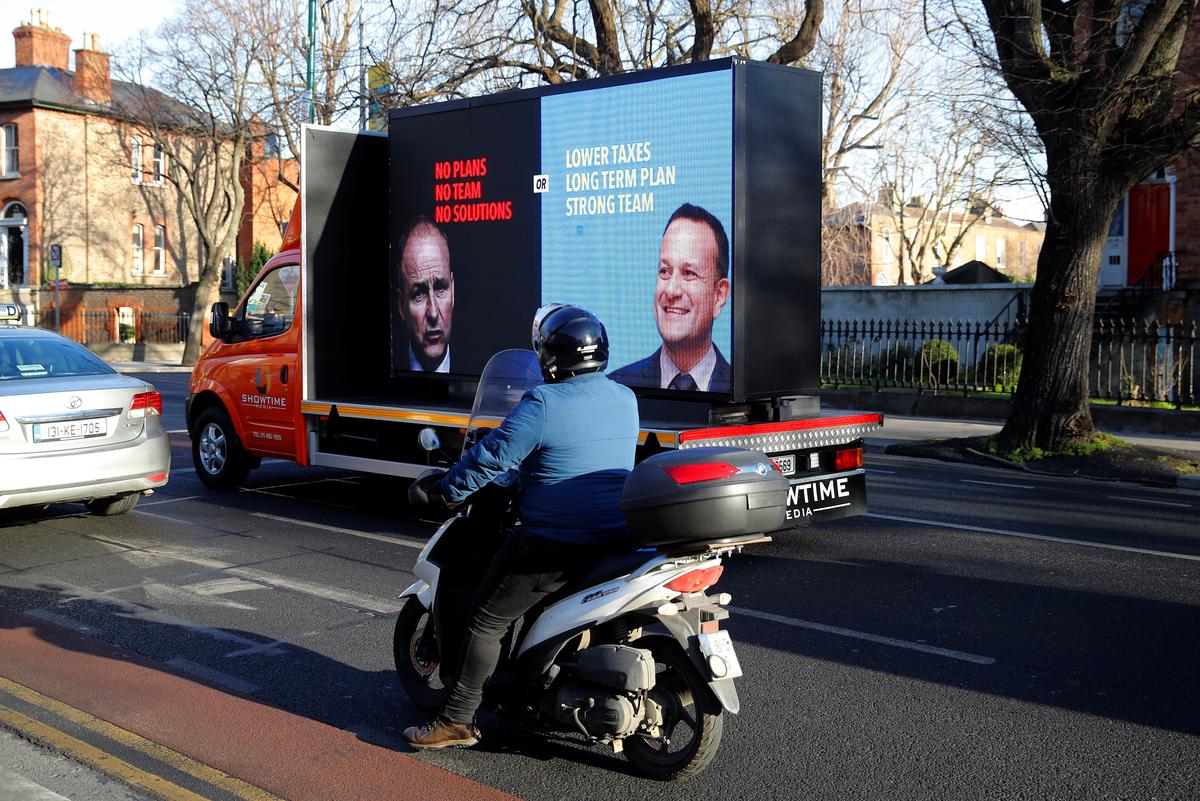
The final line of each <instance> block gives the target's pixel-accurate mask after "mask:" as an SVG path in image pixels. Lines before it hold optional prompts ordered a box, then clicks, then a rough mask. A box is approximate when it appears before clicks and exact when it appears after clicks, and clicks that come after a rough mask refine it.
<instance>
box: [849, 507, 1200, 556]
mask: <svg viewBox="0 0 1200 801" xmlns="http://www.w3.org/2000/svg"><path fill="white" fill-rule="evenodd" d="M863 517H873V518H876V519H877V520H893V521H895V522H898V523H917V524H918V525H922V526H936V527H938V528H955V529H959V530H961V531H977V532H979V533H980V534H999V535H1000V536H1002V537H1019V538H1021V539H1026V540H1042V541H1044V542H1060V543H1062V544H1064V545H1082V546H1084V547H1086V548H1101V549H1103V550H1106V551H1125V552H1127V553H1140V554H1146V555H1148V556H1165V557H1167V558H1168V559H1187V560H1188V561H1191V562H1200V556H1196V555H1193V554H1186V553H1171V552H1169V551H1153V550H1150V549H1149V548H1132V547H1130V546H1128V545H1113V544H1111V543H1107V542H1090V541H1088V540H1073V539H1069V538H1067V537H1050V536H1047V535H1045V534H1027V533H1025V532H1023V531H1006V530H1005V529H1002V528H986V527H984V526H968V525H966V524H964V523H948V522H946V521H945V520H922V519H920V518H917V517H901V516H899V515H881V514H878V513H876V512H866V513H864V514H863Z"/></svg>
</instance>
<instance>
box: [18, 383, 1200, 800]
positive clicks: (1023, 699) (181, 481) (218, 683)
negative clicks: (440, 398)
mask: <svg viewBox="0 0 1200 801" xmlns="http://www.w3.org/2000/svg"><path fill="white" fill-rule="evenodd" d="M176 376H178V377H176ZM147 378H148V380H151V381H152V382H154V383H156V384H157V385H158V386H159V388H160V389H161V390H162V391H163V392H164V395H165V397H166V408H165V419H166V421H167V424H168V427H169V428H175V429H181V428H182V427H183V426H182V407H181V398H182V392H183V391H185V388H186V374H161V373H160V374H154V375H153V376H147ZM178 440H179V442H178V447H176V448H175V462H174V467H173V472H172V477H171V482H170V484H169V485H168V486H167V487H166V488H164V489H163V490H162V491H160V492H159V493H158V494H156V495H154V496H152V497H150V498H147V499H145V500H143V502H142V503H141V504H140V505H139V506H138V507H137V509H136V510H134V511H133V512H132V513H130V514H128V515H125V516H123V517H119V518H107V519H100V518H93V517H90V516H88V515H87V514H86V513H85V512H83V510H82V507H79V506H71V505H66V504H64V505H59V506H55V507H52V508H51V509H50V510H48V511H47V512H42V513H38V514H32V513H20V512H16V511H14V512H9V513H4V514H2V515H0V609H9V610H16V611H20V612H22V613H24V614H26V615H31V616H33V617H34V618H36V619H38V620H40V621H43V622H48V623H52V624H54V625H60V626H63V627H66V628H67V629H68V630H70V631H73V632H75V633H76V634H83V635H86V637H88V638H93V639H94V640H97V641H99V642H101V643H106V644H111V645H116V646H119V647H121V648H123V649H126V650H127V651H129V652H132V653H135V654H138V655H141V656H142V657H146V658H148V659H149V660H153V662H152V664H166V665H170V666H171V668H172V670H174V671H176V672H181V673H182V674H184V675H189V676H193V677H194V678H195V681H196V682H199V683H202V684H206V685H208V686H210V687H214V688H216V689H219V690H222V691H226V692H230V693H233V694H237V695H239V696H241V697H245V698H251V699H254V700H256V701H259V702H261V703H263V704H265V705H267V706H268V707H270V708H273V709H278V710H284V711H287V712H289V713H291V714H293V715H296V716H300V717H301V718H303V719H305V720H311V721H317V722H320V723H324V724H329V725H330V726H332V727H336V728H337V729H339V730H344V731H348V732H353V733H354V734H355V735H356V736H357V737H358V738H361V739H362V740H364V741H366V742H370V743H374V744H377V745H381V746H384V747H386V748H391V749H395V752H396V753H398V754H399V753H407V751H406V749H405V748H404V746H403V744H402V743H401V742H400V740H399V732H400V731H401V730H402V729H403V727H404V726H405V725H408V724H409V723H410V722H412V721H414V720H416V719H417V718H418V717H419V716H418V715H417V713H416V712H415V711H414V710H413V709H412V708H411V707H410V706H409V704H408V703H407V700H406V699H405V697H404V695H403V693H402V692H401V691H400V690H399V688H398V686H397V683H396V681H395V678H394V675H393V673H392V665H391V634H392V626H393V623H394V619H395V610H396V609H397V608H398V606H399V602H398V601H397V598H396V596H397V595H398V593H399V592H400V591H401V590H402V589H403V588H404V587H405V586H407V584H408V583H410V582H411V580H412V576H411V573H410V571H411V568H412V566H413V563H414V561H415V558H416V556H417V552H418V550H417V549H418V548H419V547H420V545H421V543H422V542H423V541H424V540H425V539H426V538H427V537H428V536H429V535H430V534H431V533H432V530H433V525H432V524H431V523H429V522H425V521H423V520H421V519H419V518H418V517H416V516H414V515H413V514H411V513H410V512H409V510H407V509H405V508H404V506H403V502H402V500H401V499H402V498H403V488H404V486H405V485H404V483H403V482H401V481H391V480H384V479H380V478H377V477H371V476H356V475H353V474H349V473H341V472H336V471H328V470H316V469H302V468H299V467H297V466H295V465H292V464H288V463H284V462H267V463H266V464H264V466H263V467H262V468H261V469H260V470H258V471H255V472H254V473H253V474H252V475H251V478H250V480H249V482H248V486H247V487H246V488H245V489H244V490H243V491H239V492H235V493H213V492H209V491H207V490H206V489H205V488H204V487H203V486H202V485H201V484H200V482H199V481H198V479H197V478H196V476H195V474H194V472H192V471H191V468H190V457H189V454H188V452H187V449H186V443H185V442H184V440H183V439H182V438H178ZM868 468H869V470H868V486H869V492H870V508H871V513H870V514H869V515H868V516H866V517H860V518H856V519H853V520H849V521H845V522H842V523H839V524H835V525H828V526H825V527H822V528H820V529H804V530H798V531H795V532H792V533H790V534H785V535H782V536H779V537H778V538H777V539H776V541H775V542H774V543H771V544H769V545H765V546H758V547H755V548H754V549H752V550H750V551H748V552H747V553H744V554H742V555H740V556H736V557H734V558H731V559H730V560H729V561H728V562H727V567H726V572H725V575H724V577H723V578H722V581H721V584H720V585H719V587H720V589H721V590H723V591H725V592H729V593H731V594H732V596H733V607H734V613H733V617H732V619H731V620H730V621H729V622H728V625H727V626H726V628H727V629H728V630H729V631H730V632H731V633H732V635H733V638H734V641H735V643H736V645H737V649H738V655H739V657H740V660H741V662H742V665H743V668H744V670H745V676H744V677H743V678H742V679H741V680H740V681H739V683H738V690H739V693H740V695H741V700H742V712H741V714H740V715H738V716H736V717H732V716H731V717H728V718H727V721H726V728H725V738H724V740H723V742H722V746H721V751H720V753H719V754H718V756H717V759H716V761H715V763H714V764H713V766H712V767H710V768H709V770H708V771H706V772H705V773H704V774H702V776H700V777H699V778H697V779H695V780H693V781H689V782H684V783H679V784H674V785H664V784H661V783H656V782H651V781H647V780H644V779H641V778H638V777H636V776H634V775H633V774H632V773H631V772H630V771H629V769H628V766H627V763H626V762H625V761H624V760H623V759H622V758H621V757H619V756H613V755H612V754H611V753H609V752H606V751H605V750H604V749H601V748H591V747H588V746H586V745H585V744H584V743H582V742H581V741H580V740H578V739H577V738H572V737H565V738H557V737H545V736H542V735H537V734H532V733H529V732H524V731H521V730H518V729H516V728H514V727H512V726H510V725H507V724H505V723H503V722H501V721H496V720H495V719H490V718H485V720H484V726H485V739H484V741H483V743H481V745H480V746H479V747H477V748H475V749H471V750H466V751H454V752H451V753H445V752H443V753H435V754H421V755H418V756H417V758H418V759H420V760H422V761H424V762H426V763H429V764H431V765H434V766H438V767H441V768H444V769H446V770H448V771H451V772H453V773H455V774H458V775H461V776H464V777H467V778H469V779H471V780H473V781H475V782H479V783H482V784H484V785H488V786H490V787H494V788H497V789H500V790H503V791H506V792H509V793H512V794H514V795H517V796H519V797H522V798H526V799H531V801H542V800H543V799H544V800H545V801H550V800H551V799H560V798H581V799H595V798H601V797H613V798H621V799H651V798H653V799H674V798H678V799H689V800H694V799H714V800H715V799H722V800H724V799H734V798H736V799H778V798H822V799H823V798H830V799H835V798H836V799H854V798H864V799H866V798H870V799H877V798H880V797H887V798H889V799H902V798H913V799H927V798H986V799H1000V798H1003V799H1017V798H1030V799H1045V798H1055V799H1063V798H1079V799H1096V798H1131V799H1133V798H1136V799H1148V798H1155V799H1194V798H1196V797H1198V796H1200V681H1198V680H1197V679H1198V678H1200V677H1198V675H1197V665H1198V663H1200V626H1198V625H1197V612H1198V606H1200V526H1198V525H1197V520H1198V519H1200V515H1198V512H1200V493H1189V492H1186V491H1180V490H1157V489H1147V488H1144V487H1137V486H1130V485H1123V484H1108V483H1096V482H1088V481H1082V480H1063V479H1045V478H1040V477H1034V476H1027V475H1025V474H1019V475H1017V474H1014V473H1011V472H1007V471H995V470H988V469H981V468H964V467H961V466H952V465H945V464H941V463H933V462H924V461H919V460H912V459H904V458H897V457H889V456H883V455H874V454H872V455H870V457H869V459H868ZM3 665H4V660H3V658H2V657H0V676H3V675H4V668H3ZM0 700H2V698H0ZM195 714H196V715H202V714H203V712H202V710H196V712H195ZM289 757H290V754H289V753H286V752H277V751H272V750H270V749H269V748H268V747H266V746H264V750H263V753H261V754H259V755H258V758H259V759H260V760H262V761H264V762H277V761H279V762H284V763H286V761H287V760H288V759H289ZM43 784H45V785H46V786H50V785H49V784H46V783H45V782H43ZM52 789H54V788H52ZM58 792H60V793H61V792H63V791H62V790H58ZM112 797H113V798H121V797H123V796H118V795H114V796H112Z"/></svg>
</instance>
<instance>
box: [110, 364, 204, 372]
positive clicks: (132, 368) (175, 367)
mask: <svg viewBox="0 0 1200 801" xmlns="http://www.w3.org/2000/svg"><path fill="white" fill-rule="evenodd" d="M107 364H108V366H109V367H111V368H112V369H114V370H116V371H117V372H118V373H190V372H191V371H192V368H190V367H184V366H182V365H180V364H179V363H178V362H107Z"/></svg>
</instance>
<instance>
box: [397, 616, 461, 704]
mask: <svg viewBox="0 0 1200 801" xmlns="http://www.w3.org/2000/svg"><path fill="white" fill-rule="evenodd" d="M392 655H393V656H394V657H395V660H396V677H397V678H399V679H400V686H401V687H403V688H404V693H405V695H407V696H408V699H409V700H410V701H412V702H413V704H414V705H415V706H417V707H419V708H421V709H424V710H426V711H430V712H433V711H435V710H437V709H439V708H440V707H441V705H442V702H443V701H445V700H446V696H447V695H448V694H449V688H448V687H446V685H444V684H443V683H442V680H441V675H440V671H439V670H438V668H439V667H440V658H439V653H438V644H437V637H436V635H434V633H433V618H431V617H430V616H429V611H428V610H427V609H426V608H425V605H424V604H423V603H421V601H420V600H419V599H417V598H415V597H413V596H409V597H408V599H406V600H405V602H404V607H403V608H402V609H401V610H400V615H399V617H397V618H396V633H395V634H394V635H393V637H392Z"/></svg>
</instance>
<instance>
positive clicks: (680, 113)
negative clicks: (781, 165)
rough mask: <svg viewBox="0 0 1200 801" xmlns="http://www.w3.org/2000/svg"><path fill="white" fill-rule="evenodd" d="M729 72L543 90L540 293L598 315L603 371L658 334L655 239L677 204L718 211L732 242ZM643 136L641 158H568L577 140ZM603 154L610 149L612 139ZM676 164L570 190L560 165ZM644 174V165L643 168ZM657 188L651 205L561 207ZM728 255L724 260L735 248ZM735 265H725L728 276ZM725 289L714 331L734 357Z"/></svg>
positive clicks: (587, 143) (646, 351)
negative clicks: (603, 339)
mask: <svg viewBox="0 0 1200 801" xmlns="http://www.w3.org/2000/svg"><path fill="white" fill-rule="evenodd" d="M732 80H733V78H732V71H731V70H718V71H714V72H706V73H700V74H696V75H684V76H679V77H675V78H668V79H664V80H658V81H647V82H644V83H636V84H629V85H625V86H614V87H609V88H606V89H598V90H592V91H588V92H567V93H564V94H559V95H553V96H550V97H544V98H542V100H541V121H542V126H541V127H542V154H541V162H542V168H541V169H542V172H543V173H544V174H547V175H549V176H550V191H549V192H548V193H546V194H544V195H542V302H543V303H546V302H550V301H565V302H569V303H580V304H583V305H585V306H587V307H588V308H590V309H591V310H592V311H594V312H595V313H596V314H597V315H599V317H600V319H601V320H603V321H604V324H605V326H606V327H607V329H608V335H609V341H610V346H611V351H610V356H609V370H610V371H611V370H614V369H616V368H618V367H622V366H624V365H626V364H629V363H630V362H634V361H637V360H638V359H642V358H645V357H646V356H649V355H650V354H651V353H653V352H654V351H655V350H656V349H657V348H658V347H659V346H660V345H661V344H662V338H661V337H660V336H659V333H658V327H657V325H656V324H655V320H654V289H655V281H656V276H657V270H658V248H659V243H660V242H661V241H662V233H663V228H664V227H666V224H667V219H668V218H669V217H670V216H671V213H672V212H674V211H675V209H677V208H678V207H679V206H680V204H682V203H685V202H687V203H692V204H694V205H697V206H702V207H703V208H705V209H707V210H708V211H709V212H711V213H712V214H714V215H715V216H716V217H717V219H719V220H720V221H721V223H722V225H724V226H725V233H726V235H727V236H729V238H730V249H731V251H732V249H733V247H734V243H733V241H732V240H733V231H732V227H731V223H732V221H733V197H732V181H733V174H732V170H733V166H732V165H733V159H732V149H733V142H732V121H733V91H732ZM637 142H649V143H650V159H649V160H648V161H645V162H634V163H628V164H613V163H611V162H610V163H609V164H607V165H600V166H598V167H577V168H572V169H570V170H569V169H568V168H567V153H568V151H570V150H572V149H574V148H593V147H605V148H609V146H611V145H615V144H624V143H637ZM609 153H610V156H611V149H610V150H609ZM668 165H673V166H674V167H675V178H676V183H675V184H674V185H673V186H672V185H666V186H661V185H660V186H653V187H651V186H644V187H642V186H635V187H634V188H630V189H603V188H602V189H599V190H597V191H590V190H588V191H575V192H567V191H565V190H566V181H567V173H568V172H574V173H589V172H591V171H592V170H593V169H600V170H605V169H608V170H620V169H627V168H630V167H632V168H635V169H638V168H641V167H649V168H651V169H652V170H655V171H656V168H658V167H660V166H661V167H666V166H668ZM639 179H640V173H639ZM643 192H652V193H653V194H654V200H653V205H654V209H653V211H650V212H629V213H615V214H597V215H591V214H587V215H583V216H568V215H567V202H568V198H586V197H588V196H604V195H614V194H621V193H632V194H640V193H643ZM731 262H732V259H731ZM733 279H734V276H733V274H732V270H731V272H730V275H729V280H730V284H731V285H732V284H733ZM732 306H733V302H732V295H731V296H730V299H729V301H727V302H726V304H725V308H724V309H723V310H722V311H721V314H720V316H719V317H718V318H717V320H716V322H715V324H714V326H713V341H714V342H715V343H716V345H717V348H718V349H719V350H720V351H721V353H722V354H723V355H724V356H725V358H726V359H732V348H731V347H730V332H731V329H732V323H731V320H732Z"/></svg>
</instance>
